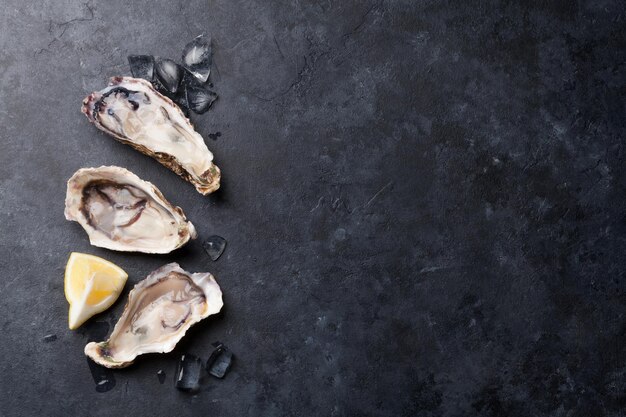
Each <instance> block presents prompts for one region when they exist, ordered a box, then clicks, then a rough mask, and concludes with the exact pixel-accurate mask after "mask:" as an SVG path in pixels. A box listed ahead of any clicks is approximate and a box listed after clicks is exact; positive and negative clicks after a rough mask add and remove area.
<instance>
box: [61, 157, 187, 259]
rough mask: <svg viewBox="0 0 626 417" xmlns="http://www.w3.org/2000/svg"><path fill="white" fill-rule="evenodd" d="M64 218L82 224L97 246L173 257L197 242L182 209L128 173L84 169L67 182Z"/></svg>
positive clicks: (116, 169)
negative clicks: (184, 246)
mask: <svg viewBox="0 0 626 417" xmlns="http://www.w3.org/2000/svg"><path fill="white" fill-rule="evenodd" d="M65 218H66V219H67V220H72V221H76V222H78V223H79V224H80V225H81V226H82V227H83V229H85V231H86V232H87V234H88V235H89V241H90V242H91V244H92V245H94V246H99V247H103V248H107V249H113V250H118V251H126V252H144V253H169V252H171V251H173V250H174V249H177V248H179V247H181V246H183V245H184V244H185V243H187V242H188V241H189V239H195V237H196V230H195V228H194V226H193V224H192V223H191V222H190V221H188V220H187V218H186V217H185V214H184V213H183V210H182V209H181V208H180V207H176V206H173V205H172V204H170V203H169V202H168V201H167V200H166V199H165V197H163V194H161V191H159V189H158V188H156V187H155V186H154V185H153V184H152V183H150V182H148V181H144V180H142V179H141V178H139V177H138V176H137V175H135V174H133V173H132V172H130V171H129V170H127V169H125V168H120V167H116V166H102V167H100V168H82V169H79V170H78V171H76V172H75V173H74V175H72V177H71V178H70V179H69V181H68V182H67V193H66V197H65Z"/></svg>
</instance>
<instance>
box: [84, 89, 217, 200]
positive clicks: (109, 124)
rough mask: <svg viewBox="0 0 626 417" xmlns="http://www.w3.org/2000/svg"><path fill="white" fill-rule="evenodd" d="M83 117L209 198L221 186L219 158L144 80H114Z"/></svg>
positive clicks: (87, 101)
mask: <svg viewBox="0 0 626 417" xmlns="http://www.w3.org/2000/svg"><path fill="white" fill-rule="evenodd" d="M82 112H83V113H85V115H86V116H87V118H89V120H90V121H91V122H92V123H94V124H95V125H96V127H97V128H98V129H100V130H102V131H104V132H106V133H108V134H110V135H111V136H113V137H114V138H116V139H117V140H119V141H120V142H122V143H125V144H127V145H130V146H132V147H133V148H135V149H137V150H138V151H140V152H142V153H144V154H146V155H150V156H151V157H153V158H155V159H156V160H157V161H159V162H160V163H161V164H163V165H165V166H166V167H168V168H170V169H171V170H172V171H174V172H175V173H177V174H178V175H180V176H181V177H183V178H184V179H186V180H187V181H189V182H191V183H192V184H193V185H194V186H195V187H196V190H198V192H200V193H202V194H204V195H206V194H209V193H212V192H213V191H215V190H217V189H218V188H219V186H220V170H219V168H218V167H217V166H216V165H215V164H213V154H212V153H211V152H210V151H209V149H208V148H207V146H206V144H205V143H204V139H203V138H202V136H200V134H199V133H198V132H196V131H195V130H194V128H193V126H192V125H191V123H190V122H189V120H188V119H187V118H186V117H185V116H184V115H183V113H182V111H181V110H180V108H179V107H178V106H176V105H175V104H174V103H173V102H172V101H171V100H170V99H169V98H167V97H165V96H163V95H161V94H160V93H159V92H157V91H156V90H155V89H154V88H153V87H152V85H151V84H150V83H149V82H148V81H146V80H143V79H140V78H131V77H114V78H112V79H111V82H110V83H109V86H108V87H106V88H105V89H103V90H101V91H98V92H94V93H91V94H90V95H89V96H87V98H85V100H83V107H82Z"/></svg>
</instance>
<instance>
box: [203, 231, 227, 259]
mask: <svg viewBox="0 0 626 417" xmlns="http://www.w3.org/2000/svg"><path fill="white" fill-rule="evenodd" d="M202 247H203V248H204V250H205V251H206V253H207V254H208V255H209V257H210V258H211V260H212V261H217V259H218V258H219V257H220V256H222V253H224V249H226V239H224V238H223V237H221V236H218V235H213V236H209V237H208V238H207V240H205V241H204V243H203V244H202Z"/></svg>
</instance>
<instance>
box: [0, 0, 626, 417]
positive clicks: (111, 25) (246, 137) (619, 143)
mask: <svg viewBox="0 0 626 417" xmlns="http://www.w3.org/2000/svg"><path fill="white" fill-rule="evenodd" d="M492 3H494V4H491V5H488V4H487V3H485V2H468V1H463V2H461V1H459V2H440V1H408V0H405V1H380V2H371V1H362V2H354V1H319V2H317V1H309V2H305V1H294V2H274V1H254V0H248V1H199V0H192V1H161V0H159V1H146V0H143V1H119V0H114V1H101V2H95V1H90V2H88V3H84V4H83V3H80V2H76V1H69V0H63V1H49V0H48V1H44V0H34V1H30V2H28V3H27V4H25V2H23V1H18V0H4V2H3V4H2V13H1V14H0V70H1V71H0V141H1V142H0V143H1V144H2V152H0V224H1V232H2V233H1V234H0V236H1V237H0V265H1V267H2V276H3V278H2V282H1V283H0V297H1V302H0V316H1V318H0V325H1V326H2V332H3V336H2V342H1V343H0V356H1V357H2V364H1V365H0V367H1V368H0V370H1V373H0V374H1V375H2V379H1V387H0V415H2V416H22V415H23V416H25V415H51V416H70V415H76V416H78V415H80V416H87V415H90V416H123V415H153V416H174V415H177V416H198V415H211V416H221V415H224V416H283V415H291V416H358V415H363V416H365V415H367V416H389V417H396V416H433V417H434V416H469V415H479V416H505V415H506V416H520V417H521V416H524V417H526V416H581V417H582V416H584V417H589V416H621V415H623V414H621V413H623V410H624V407H625V406H626V395H625V390H626V388H625V382H624V381H625V378H626V363H625V361H626V341H625V338H626V336H625V333H624V329H625V326H626V319H625V312H626V308H625V300H626V299H625V294H624V289H625V279H626V278H625V276H624V271H625V267H626V257H625V256H624V242H626V222H625V221H626V219H625V214H624V213H625V210H626V204H625V198H624V197H625V192H626V171H625V169H624V152H625V150H624V147H623V145H624V138H625V137H626V107H625V100H624V97H625V95H626V75H625V74H626V65H625V61H626V57H625V55H626V42H625V35H624V22H625V20H626V16H625V10H624V7H625V6H624V3H623V2H620V1H602V2H597V1H587V2H583V1H581V2H575V1H574V2H572V1H558V2H557V1H554V2H536V3H540V4H541V5H538V6H530V5H516V3H526V4H527V3H529V2H501V3H502V4H495V3H496V2H492ZM505 3H507V4H505ZM203 31H207V32H209V33H211V34H212V36H213V38H214V50H215V57H214V58H215V68H214V71H213V74H212V81H213V82H214V84H215V89H216V91H217V92H218V93H219V95H220V98H219V100H218V102H217V103H216V104H215V106H214V108H213V109H212V110H211V111H210V112H209V113H207V114H206V115H204V116H197V117H194V118H193V121H194V123H195V124H196V127H197V129H198V131H199V132H200V133H201V134H202V135H203V136H204V137H205V139H206V141H207V143H208V146H209V147H210V149H212V150H213V152H214V154H215V159H216V162H217V164H218V165H219V166H220V167H221V168H222V172H223V187H222V189H221V190H220V191H219V192H218V193H216V194H215V195H211V196H208V197H203V196H201V195H200V194H198V193H196V192H195V191H194V189H193V187H192V186H190V185H189V184H187V183H185V182H184V181H182V180H181V179H179V178H178V177H177V176H176V175H174V174H173V173H171V172H170V171H168V170H167V169H165V168H163V167H162V166H160V165H159V164H158V163H156V162H155V161H153V160H152V159H150V158H148V157H145V156H143V155H141V154H139V153H137V152H135V151H134V150H132V149H131V148H129V147H127V146H124V145H121V144H119V143H117V142H115V141H113V140H112V139H111V138H109V137H107V136H105V135H103V134H101V133H99V132H98V131H97V130H96V129H95V128H94V127H93V126H91V125H90V124H89V123H88V122H87V120H86V118H85V117H84V116H83V115H81V114H80V112H79V108H80V102H81V100H82V99H83V97H84V96H85V95H87V94H88V93H89V92H91V91H93V90H95V89H99V88H101V87H102V86H104V85H105V83H106V81H107V78H108V77H110V76H114V75H120V74H128V73H129V71H128V68H127V64H126V56H127V55H128V54H138V53H150V54H155V55H160V56H163V57H169V58H173V59H177V60H178V59H180V53H181V50H182V48H183V46H184V45H185V43H186V42H187V41H189V40H190V39H191V38H193V37H194V36H196V35H198V34H200V33H202V32H203ZM217 132H221V136H219V137H218V136H217V135H216V133H217ZM210 135H211V136H212V137H214V138H216V140H213V139H210ZM103 164H107V165H108V164H115V165H120V166H123V167H127V168H129V169H131V170H132V171H134V172H135V173H136V174H138V175H139V176H141V177H142V178H144V179H147V180H149V181H152V182H154V183H155V184H157V185H158V186H159V188H160V189H161V190H162V191H163V193H164V194H165V195H166V197H168V198H169V200H171V201H172V202H173V203H175V204H178V205H180V206H181V207H183V208H184V210H185V212H186V213H187V215H188V217H189V218H190V219H191V220H192V221H193V222H194V223H195V225H196V227H197V229H198V231H199V234H200V238H199V239H198V240H196V241H194V242H192V243H191V244H189V245H188V246H187V247H185V248H183V249H182V250H179V251H177V252H175V253H172V254H170V255H166V256H148V255H141V254H135V255H133V254H131V255H128V254H123V253H115V252H111V251H107V250H103V249H99V248H94V247H91V246H90V245H89V243H88V241H87V237H86V235H85V233H84V232H83V230H82V229H81V228H80V227H79V226H78V225H77V224H75V223H70V222H67V221H65V219H64V217H63V201H64V195H65V182H66V181H67V179H68V178H69V177H70V176H71V175H72V173H73V172H74V171H75V170H76V169H78V168H80V167H86V166H100V165H103ZM211 234H219V235H221V236H224V237H225V238H226V239H227V240H228V246H227V248H226V251H225V253H224V255H223V256H222V258H220V259H219V260H218V261H217V262H215V263H214V262H212V261H211V260H210V259H209V258H208V257H207V256H206V254H205V253H204V252H203V250H202V239H203V238H206V237H208V236H209V235H211ZM71 251H80V252H87V253H93V254H96V255H99V256H103V257H105V258H107V259H109V260H111V261H113V262H116V263H117V264H119V265H120V266H121V267H123V268H124V269H125V270H126V271H128V273H129V275H130V278H129V285H127V288H126V290H125V292H124V294H123V295H122V298H121V299H122V300H124V299H125V298H126V294H127V292H128V290H129V288H130V286H131V285H130V284H132V283H135V282H137V281H139V280H140V279H142V278H143V277H145V276H146V275H147V274H148V273H149V272H150V271H152V270H154V269H156V268H157V267H159V266H161V265H163V264H164V263H166V262H170V261H177V262H179V263H180V264H181V265H182V266H183V267H185V268H186V269H188V270H190V271H204V270H208V271H210V272H212V273H214V274H215V276H216V277H217V279H218V281H219V283H220V284H221V286H222V289H223V291H224V294H225V302H226V307H225V308H224V310H223V313H221V314H220V315H219V316H217V317H215V318H212V319H208V320H206V321H205V322H203V323H201V324H199V325H198V326H196V327H195V328H193V329H192V331H190V333H189V334H188V336H187V337H185V339H183V341H182V342H181V344H180V346H179V347H178V348H177V349H176V350H175V351H174V352H172V353H170V354H166V355H151V356H146V357H143V358H141V359H140V360H138V361H137V362H136V364H135V365H133V366H132V367H130V368H128V369H125V370H120V371H116V372H114V378H115V381H116V384H115V386H114V387H113V389H111V390H109V391H107V392H104V393H99V392H96V390H95V383H94V380H93V379H92V374H91V372H90V367H89V365H88V362H87V359H86V358H85V357H84V356H83V347H84V345H85V344H86V342H87V341H88V339H89V335H93V332H94V331H95V327H97V326H99V325H100V326H101V325H103V324H102V323H108V324H109V325H112V324H114V323H115V321H116V320H117V318H118V317H119V315H120V313H121V311H122V308H123V304H124V301H120V302H118V303H116V304H115V306H114V307H113V308H112V309H110V310H109V311H107V312H105V313H104V314H102V315H100V316H98V317H97V318H95V319H93V320H92V322H91V323H90V324H88V325H86V326H85V327H84V328H83V329H82V330H80V331H77V332H72V331H70V330H68V329H67V324H66V320H67V303H66V301H65V298H64V295H63V271H64V265H65V262H66V260H67V257H68V255H69V253H70V252H71ZM98 322H100V323H99V324H98ZM104 326H106V324H104ZM49 334H54V335H56V337H57V338H56V340H53V341H48V342H46V341H44V336H46V335H49ZM215 340H220V341H222V342H224V343H226V344H227V345H228V346H230V347H231V349H232V350H233V351H234V353H235V355H236V362H235V365H234V367H233V369H232V371H231V373H229V374H228V375H227V377H226V378H225V379H224V380H217V379H214V378H210V379H207V381H206V383H205V384H204V385H203V386H202V389H201V391H200V392H199V393H198V394H196V395H188V394H184V393H181V392H179V391H177V390H176V389H175V388H174V386H173V384H174V379H173V378H174V371H175V367H176V361H177V358H178V357H180V355H181V353H184V352H189V353H193V354H196V355H200V356H202V357H204V358H206V357H207V356H208V353H209V349H210V344H211V342H214V341H215ZM159 370H163V371H164V372H165V374H166V377H165V381H164V383H163V384H160V383H159V378H158V377H157V371H159Z"/></svg>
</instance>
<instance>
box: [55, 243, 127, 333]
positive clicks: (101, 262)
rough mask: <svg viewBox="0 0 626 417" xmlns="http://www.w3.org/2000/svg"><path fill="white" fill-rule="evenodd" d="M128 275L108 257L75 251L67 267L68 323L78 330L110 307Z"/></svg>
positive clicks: (71, 327)
mask: <svg viewBox="0 0 626 417" xmlns="http://www.w3.org/2000/svg"><path fill="white" fill-rule="evenodd" d="M126 279H128V274H127V273H126V272H124V270H123V269H122V268H120V267H119V266H117V265H115V264H114V263H112V262H109V261H107V260H105V259H102V258H99V257H97V256H94V255H88V254H86V253H78V252H72V254H71V255H70V258H69V259H68V261H67V265H66V266H65V298H66V299H67V301H68V302H69V303H70V313H69V320H68V322H69V326H70V329H72V330H75V329H77V328H78V327H79V326H80V325H81V324H83V323H84V322H85V321H87V320H88V319H89V318H91V317H92V316H94V315H95V314H98V313H101V312H103V311H104V310H106V309H107V308H109V307H111V306H112V305H113V303H114V302H115V300H117V298H118V297H119V296H120V294H121V292H122V290H123V289H124V284H126Z"/></svg>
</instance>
